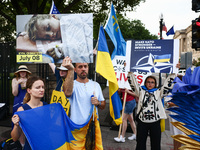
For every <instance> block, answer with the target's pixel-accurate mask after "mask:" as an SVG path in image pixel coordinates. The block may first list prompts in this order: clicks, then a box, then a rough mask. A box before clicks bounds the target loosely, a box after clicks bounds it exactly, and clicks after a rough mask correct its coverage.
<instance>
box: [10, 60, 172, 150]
mask: <svg viewBox="0 0 200 150" xmlns="http://www.w3.org/2000/svg"><path fill="white" fill-rule="evenodd" d="M49 66H50V67H51V69H52V71H53V73H54V74H55V76H56V79H57V86H56V90H57V91H61V92H64V94H65V96H66V98H68V99H69V101H70V119H71V120H72V121H73V122H74V123H76V124H83V123H85V121H86V120H87V118H88V114H89V111H90V109H91V107H92V105H94V106H96V108H99V109H104V108H105V105H106V102H105V99H104V96H103V93H102V90H101V87H100V85H99V83H97V82H95V81H92V80H90V79H88V71H89V66H88V63H75V64H74V65H73V64H72V60H71V58H70V57H65V58H64V59H63V62H62V64H61V65H60V67H56V65H55V64H52V63H51V64H49ZM74 73H76V76H75V75H74ZM30 74H31V72H30V71H29V70H28V68H27V67H26V66H25V65H21V66H19V68H18V70H17V71H16V72H15V75H16V78H14V79H13V80H12V93H13V95H14V96H15V99H14V105H13V117H12V123H13V129H12V132H11V137H12V138H13V140H14V141H16V140H19V141H20V143H21V145H22V146H23V147H24V149H31V148H30V145H29V143H28V142H27V140H26V137H25V136H24V134H23V131H22V129H21V128H20V127H19V122H20V118H19V116H18V115H17V114H14V113H15V112H16V111H26V110H29V109H34V108H37V107H40V106H43V105H47V103H46V102H43V101H41V99H42V98H43V96H44V92H45V82H44V80H43V79H41V78H40V77H36V76H31V77H30ZM128 76H129V77H130V80H129V83H130V85H132V86H131V87H134V88H133V89H129V90H128V89H126V88H125V89H119V90H118V93H119V94H120V95H121V94H122V100H123V101H125V109H124V110H123V111H122V116H123V118H122V120H123V123H122V133H121V135H120V137H116V138H114V140H115V141H116V142H122V143H124V142H125V133H126V129H127V125H128V123H127V121H129V123H130V126H131V129H132V132H133V133H132V136H130V137H128V139H129V140H136V142H137V145H136V150H145V149H146V141H147V137H148V136H150V141H151V149H152V150H160V149H161V126H160V121H161V119H166V118H167V116H166V113H165V109H164V106H163V103H162V98H163V97H164V96H166V95H167V94H168V93H169V92H168V91H169V89H172V88H173V79H174V78H175V74H171V75H169V76H168V78H167V79H166V80H165V82H164V84H163V86H162V87H160V88H157V80H156V78H155V77H154V76H148V77H147V78H146V79H145V82H144V86H140V85H139V84H138V82H137V80H136V78H135V75H134V74H133V73H129V74H128ZM166 90H167V91H166ZM136 105H137V113H136V114H137V115H136V120H137V121H136V122H137V123H136V122H135V121H134V117H133V111H134V109H135V108H136ZM85 108H87V109H85ZM97 112H98V111H97Z"/></svg>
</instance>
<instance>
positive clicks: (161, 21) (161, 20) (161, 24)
mask: <svg viewBox="0 0 200 150" xmlns="http://www.w3.org/2000/svg"><path fill="white" fill-rule="evenodd" d="M162 29H163V14H162V13H161V15H160V39H161V40H162Z"/></svg>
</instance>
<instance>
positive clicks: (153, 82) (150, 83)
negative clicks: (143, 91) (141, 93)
mask: <svg viewBox="0 0 200 150" xmlns="http://www.w3.org/2000/svg"><path fill="white" fill-rule="evenodd" d="M147 83H148V84H155V82H150V81H147Z"/></svg>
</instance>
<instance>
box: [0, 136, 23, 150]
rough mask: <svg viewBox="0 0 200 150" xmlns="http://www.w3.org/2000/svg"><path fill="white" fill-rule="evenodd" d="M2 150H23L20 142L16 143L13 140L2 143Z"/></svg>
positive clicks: (0, 143)
mask: <svg viewBox="0 0 200 150" xmlns="http://www.w3.org/2000/svg"><path fill="white" fill-rule="evenodd" d="M0 150H22V146H21V144H20V142H19V141H16V142H14V141H13V139H12V138H10V139H7V140H4V141H1V142H0Z"/></svg>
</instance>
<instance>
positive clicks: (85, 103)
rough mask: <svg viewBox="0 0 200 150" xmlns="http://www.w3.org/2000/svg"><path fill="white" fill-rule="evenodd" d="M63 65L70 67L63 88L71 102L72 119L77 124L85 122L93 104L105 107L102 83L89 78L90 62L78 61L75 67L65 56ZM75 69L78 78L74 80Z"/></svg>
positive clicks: (101, 107)
mask: <svg viewBox="0 0 200 150" xmlns="http://www.w3.org/2000/svg"><path fill="white" fill-rule="evenodd" d="M62 66H63V67H66V68H67V69H68V74H67V77H66V79H65V82H64V85H63V88H64V90H63V91H64V93H65V95H66V97H68V98H69V100H70V104H71V113H70V114H71V116H70V118H71V120H72V121H73V122H74V123H76V124H83V123H85V122H86V121H87V120H88V117H89V115H90V114H89V113H90V110H91V108H92V105H95V106H96V107H97V108H100V109H104V108H105V105H106V103H105V99H104V97H103V94H102V90H101V87H100V85H99V84H98V83H97V82H95V81H92V80H89V79H88V77H87V75H88V70H89V66H88V63H76V64H75V67H74V66H73V64H72V60H71V59H70V58H69V57H66V58H64V60H63V63H62ZM74 71H75V72H76V73H77V79H76V80H74Z"/></svg>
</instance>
